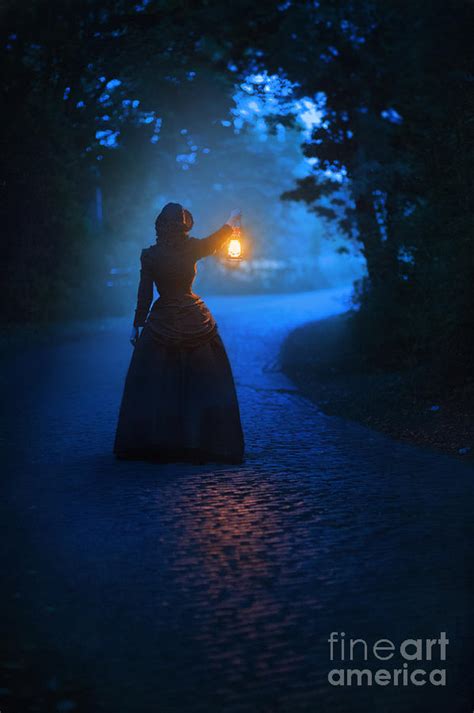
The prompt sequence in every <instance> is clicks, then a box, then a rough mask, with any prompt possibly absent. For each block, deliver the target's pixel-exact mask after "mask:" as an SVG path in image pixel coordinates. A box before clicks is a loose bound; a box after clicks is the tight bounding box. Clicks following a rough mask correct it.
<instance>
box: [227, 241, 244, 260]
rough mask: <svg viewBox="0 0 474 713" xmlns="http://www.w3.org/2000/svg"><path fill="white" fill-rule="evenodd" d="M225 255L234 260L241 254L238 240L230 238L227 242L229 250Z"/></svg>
mask: <svg viewBox="0 0 474 713" xmlns="http://www.w3.org/2000/svg"><path fill="white" fill-rule="evenodd" d="M227 254H228V255H229V257H230V258H232V259H234V260H236V259H237V258H239V257H240V256H241V254H242V246H241V245H240V240H239V239H238V238H232V240H231V241H230V242H229V248H228V250H227Z"/></svg>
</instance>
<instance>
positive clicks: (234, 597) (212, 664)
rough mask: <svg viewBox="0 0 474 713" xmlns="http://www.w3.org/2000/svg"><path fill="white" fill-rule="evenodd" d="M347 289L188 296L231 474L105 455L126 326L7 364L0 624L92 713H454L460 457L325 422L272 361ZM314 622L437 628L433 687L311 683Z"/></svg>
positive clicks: (462, 589) (464, 641) (468, 473)
mask: <svg viewBox="0 0 474 713" xmlns="http://www.w3.org/2000/svg"><path fill="white" fill-rule="evenodd" d="M344 299H345V295H344V293H343V292H337V291H322V292H319V293H312V294H311V293H308V294H299V295H276V296H275V295H268V296H262V297H239V298H237V297H213V298H212V299H211V298H210V299H208V300H207V303H208V304H209V306H210V307H211V309H212V310H213V311H214V314H215V315H216V318H217V321H218V323H219V326H220V330H221V334H222V336H223V338H224V341H225V343H226V346H227V348H228V352H229V356H230V358H231V362H232V365H233V368H234V374H235V377H236V382H237V388H238V393H239V399H240V403H241V410H242V418H243V425H244V431H245V435H246V445H247V459H246V462H245V464H244V465H243V466H240V467H237V466H232V467H226V466H219V467H217V466H204V467H202V466H201V467H200V466H191V465H181V466H176V465H165V466H157V465H152V464H147V463H126V462H120V463H118V462H116V461H115V460H114V459H113V457H112V456H111V453H110V450H111V445H112V440H113V432H114V427H115V420H116V413H117V408H118V403H119V399H120V391H121V388H122V383H123V378H124V373H125V370H126V367H127V363H128V359H129V356H130V349H129V346H128V344H127V336H128V322H126V321H125V320H109V321H108V322H107V323H106V326H105V328H104V329H103V330H102V331H99V332H96V331H94V330H92V331H91V332H90V333H89V334H83V335H82V336H77V338H72V337H70V338H68V339H65V340H63V341H58V342H56V343H51V344H50V345H43V346H41V347H40V348H38V349H37V350H36V351H34V352H33V351H31V350H26V351H23V352H20V353H18V355H17V357H16V359H15V360H11V359H10V360H9V359H7V360H6V362H5V365H4V367H3V377H4V380H5V383H4V392H5V400H4V407H6V410H7V411H8V413H9V414H10V418H9V420H8V423H6V426H5V428H4V433H3V440H4V441H5V442H6V444H8V448H7V456H6V461H7V468H6V471H7V472H6V473H5V474H4V476H3V477H4V479H5V481H4V482H5V484H6V491H7V492H6V497H5V499H4V500H3V501H2V505H1V514H2V521H1V522H2V530H3V531H4V535H5V536H6V537H7V538H8V539H7V542H8V543H9V544H8V546H7V547H6V548H5V551H4V553H3V557H2V565H3V571H4V573H5V576H4V578H3V585H2V586H3V600H4V605H3V612H4V616H3V630H4V636H7V635H8V634H11V632H12V631H16V632H17V633H18V636H19V639H20V642H21V647H22V648H23V649H24V650H25V652H26V653H25V656H27V657H29V659H32V660H33V661H34V662H35V661H36V664H37V665H38V667H39V668H40V669H41V670H44V671H45V675H50V673H51V671H50V669H51V667H52V666H53V663H52V662H53V661H54V666H56V667H57V669H58V671H57V675H58V676H59V677H61V676H65V675H68V674H69V675H71V676H72V678H73V679H74V678H75V679H76V680H77V681H79V682H80V684H81V686H83V687H84V688H85V690H86V692H87V696H88V699H89V701H92V702H93V704H92V705H91V706H90V707H89V708H88V711H89V713H101V712H106V713H177V712H179V713H325V712H326V711H327V712H328V713H329V711H331V713H335V712H339V711H340V712H341V713H342V712H344V713H352V712H354V713H358V712H359V711H361V713H362V711H363V712H364V713H381V712H383V711H386V712H392V711H393V712H394V713H395V711H396V712H397V713H400V712H402V711H406V712H407V713H408V712H410V713H415V711H416V713H419V712H421V711H425V710H426V711H428V710H429V711H446V713H457V711H471V710H472V704H473V703H474V701H472V700H470V699H469V696H468V692H467V691H468V686H469V679H468V674H467V671H468V670H469V656H470V654H471V655H472V638H469V631H470V632H471V634H472V618H471V620H470V621H469V606H470V604H471V603H472V578H471V576H470V575H472V572H471V571H470V568H469V559H470V554H471V553H470V544H471V543H472V529H473V527H472V504H473V477H474V470H473V468H472V466H469V465H465V464H464V463H461V462H460V461H458V460H454V459H452V458H449V457H445V456H440V455H437V454H433V453H430V452H428V451H424V450H420V449H417V448H414V447H411V446H407V445H403V444H399V443H396V442H394V441H392V440H390V439H389V438H387V437H385V436H383V435H381V434H376V433H374V432H371V431H370V430H367V429H365V428H363V427H361V426H359V425H357V424H353V423H348V422H345V421H343V420H341V419H338V418H333V417H327V416H324V415H323V414H321V413H320V412H319V411H318V409H317V408H316V407H315V406H314V405H313V404H311V403H310V402H308V401H307V400H305V399H304V398H302V397H301V396H300V395H299V394H298V393H297V392H296V390H295V388H294V386H293V385H292V384H291V383H290V382H289V381H287V380H286V378H285V377H284V376H283V375H282V374H281V373H279V372H278V365H277V354H278V348H279V344H280V343H281V341H282V339H283V338H284V336H285V334H286V333H287V332H288V331H289V330H291V329H292V328H293V327H295V326H296V325H298V324H300V323H303V322H305V321H308V320H310V319H315V318H318V317H325V316H329V315H330V314H335V313H336V312H338V311H341V310H343V309H344V304H345V302H344ZM469 625H470V629H469ZM332 631H335V632H346V636H347V637H352V638H364V639H366V640H368V642H369V643H370V642H373V641H374V640H375V639H377V638H389V639H391V640H393V641H394V642H400V641H401V640H403V639H406V638H410V637H415V638H417V637H430V638H435V637H437V636H439V633H440V631H446V632H447V634H448V637H449V639H450V644H449V647H448V660H447V662H446V667H447V669H448V686H447V687H446V688H433V687H431V686H424V687H423V688H419V687H416V686H413V685H411V686H407V687H398V688H395V687H393V686H387V687H383V686H372V687H363V688H354V687H352V688H350V689H348V688H339V687H333V686H330V685H329V684H328V682H327V673H328V671H329V670H330V669H331V668H333V667H334V665H335V664H331V662H330V661H329V653H328V644H327V639H328V637H329V634H330V632H332ZM48 657H50V658H48ZM370 663H371V665H372V664H373V663H378V666H376V668H381V667H384V668H387V669H390V668H392V669H393V668H394V665H393V663H392V664H391V662H390V661H389V662H380V661H379V662H377V661H376V660H375V661H374V660H372V661H371V662H370ZM397 663H399V662H398V661H397ZM358 667H360V668H364V667H365V665H364V664H363V663H362V664H360V663H359V665H358ZM421 667H423V666H421ZM0 685H1V684H0ZM0 707H1V709H2V713H8V710H9V709H8V704H7V698H5V703H4V704H1V706H0Z"/></svg>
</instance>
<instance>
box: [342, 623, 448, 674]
mask: <svg viewBox="0 0 474 713" xmlns="http://www.w3.org/2000/svg"><path fill="white" fill-rule="evenodd" d="M328 643H329V659H330V661H331V662H332V664H333V666H334V667H335V668H332V669H331V670H330V671H329V673H328V681H329V683H330V684H331V685H332V686H373V685H376V686H425V685H426V684H428V685H429V684H431V685H432V686H445V685H446V669H445V668H444V667H443V664H442V663H440V662H443V661H446V647H447V646H448V644H449V639H448V638H446V632H445V631H442V632H441V633H440V635H439V638H437V639H404V640H403V641H402V642H400V643H398V644H396V643H394V642H393V641H391V640H390V639H378V640H377V641H374V642H372V643H369V642H367V641H366V640H365V639H350V638H348V637H346V634H345V633H344V632H343V631H341V632H337V631H333V632H331V634H330V636H329V639H328ZM360 662H362V663H363V667H361V664H360ZM380 662H390V663H386V664H385V666H386V667H385V668H382V667H381V666H383V664H381V663H380ZM369 666H370V668H369ZM356 667H357V668H356Z"/></svg>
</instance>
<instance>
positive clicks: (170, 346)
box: [114, 203, 244, 463]
mask: <svg viewBox="0 0 474 713" xmlns="http://www.w3.org/2000/svg"><path fill="white" fill-rule="evenodd" d="M239 221H240V211H238V210H234V211H232V213H231V215H230V217H229V219H228V220H227V223H226V224H225V225H224V226H223V227H222V228H220V230H218V231H217V232H216V233H213V234H212V235H210V236H209V237H208V238H204V239H203V240H197V239H196V238H191V237H189V235H188V234H189V231H190V230H191V228H192V226H193V223H194V221H193V218H192V215H191V213H190V212H189V211H188V210H185V209H184V208H183V207H182V206H181V205H180V204H179V203H168V204H167V205H166V206H165V207H164V208H163V210H162V211H161V213H160V214H159V216H158V218H157V219H156V222H155V229H156V244H155V245H152V246H151V247H149V248H146V249H145V250H143V251H142V254H141V272H140V285H139V288H138V298H137V309H136V312H135V320H134V322H133V329H132V335H131V339H130V341H131V342H132V344H133V346H134V347H135V350H134V353H133V356H132V360H131V363H130V367H129V370H128V374H127V378H126V381H125V389H124V393H123V398H122V404H121V407H120V414H119V421H118V426H117V433H116V436H115V446H114V452H115V454H116V456H117V457H119V458H139V459H150V458H151V459H158V460H162V461H170V460H186V461H189V460H191V461H194V462H205V461H206V460H213V461H222V462H231V463H241V462H242V458H243V451H244V442H243V434H242V427H241V423H240V414H239V406H238V402H237V396H236V393H235V386H234V380H233V377H232V371H231V368H230V364H229V361H228V358H227V354H226V351H225V348H224V345H223V343H222V340H221V338H220V336H219V333H218V331H217V325H216V322H215V320H214V318H213V317H212V315H211V313H210V312H209V310H208V308H207V307H206V305H205V304H204V302H203V301H202V300H201V298H200V297H198V295H195V294H194V293H193V292H192V291H191V287H192V283H193V280H194V278H195V276H196V262H197V260H200V259H201V258H203V257H206V256H207V255H213V254H214V253H215V252H217V251H218V250H219V249H220V248H221V247H223V245H224V244H225V243H226V242H227V241H228V239H229V237H230V236H231V235H232V228H233V227H234V226H236V225H237V224H238V223H239ZM153 284H155V285H156V287H157V290H158V292H159V294H160V297H159V298H158V299H157V300H156V302H155V303H154V304H153V307H152V308H151V311H150V312H149V310H150V305H151V302H152V299H153ZM142 327H143V330H142V332H141V334H140V333H139V330H140V328H142Z"/></svg>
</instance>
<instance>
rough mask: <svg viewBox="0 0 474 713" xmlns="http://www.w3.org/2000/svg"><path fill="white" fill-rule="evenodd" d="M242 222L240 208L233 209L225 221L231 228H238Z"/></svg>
mask: <svg viewBox="0 0 474 713" xmlns="http://www.w3.org/2000/svg"><path fill="white" fill-rule="evenodd" d="M241 220H242V211H241V210H240V208H235V209H234V210H233V211H232V213H231V214H230V215H229V217H228V218H227V220H226V225H230V227H231V228H238V227H239V225H240V221H241Z"/></svg>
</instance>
